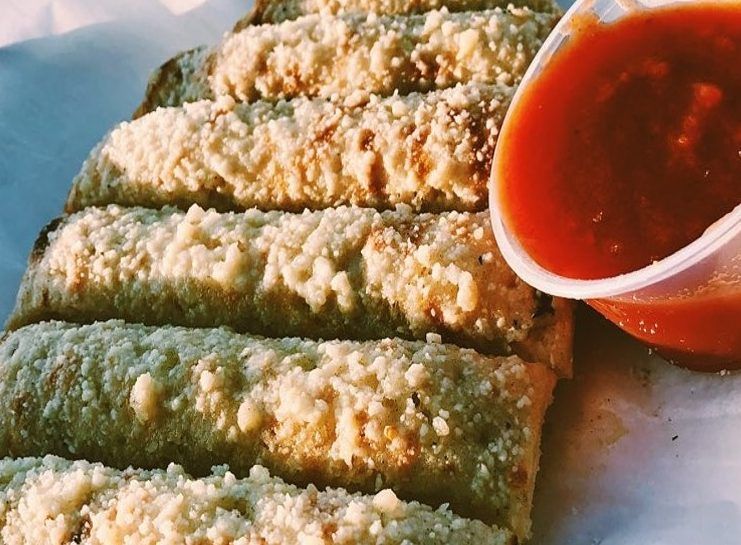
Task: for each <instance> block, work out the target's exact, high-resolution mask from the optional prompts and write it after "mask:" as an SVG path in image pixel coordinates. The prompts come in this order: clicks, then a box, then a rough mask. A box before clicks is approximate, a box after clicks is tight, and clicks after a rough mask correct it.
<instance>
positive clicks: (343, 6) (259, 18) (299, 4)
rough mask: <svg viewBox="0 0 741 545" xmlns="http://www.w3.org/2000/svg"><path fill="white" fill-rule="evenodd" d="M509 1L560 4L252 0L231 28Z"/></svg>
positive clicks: (477, 7) (545, 7)
mask: <svg viewBox="0 0 741 545" xmlns="http://www.w3.org/2000/svg"><path fill="white" fill-rule="evenodd" d="M509 5H514V6H516V7H528V8H530V9H531V10H533V11H543V12H548V13H559V14H560V13H561V8H560V7H559V5H558V3H556V2H555V1H554V0H256V1H255V5H254V7H253V9H252V10H251V11H250V13H249V14H247V16H245V17H243V18H242V19H241V20H240V21H239V22H238V23H237V25H236V27H235V29H234V30H235V31H239V30H242V29H243V28H245V27H246V26H248V25H259V24H266V23H281V22H283V21H288V20H291V19H298V18H299V17H301V16H303V15H309V14H311V13H321V14H325V15H326V14H332V15H346V14H353V13H356V14H357V13H362V14H368V13H377V14H379V15H411V14H415V13H424V12H425V11H432V10H436V9H442V8H446V9H448V11H452V12H456V11H481V10H488V9H494V8H506V7H508V6H509Z"/></svg>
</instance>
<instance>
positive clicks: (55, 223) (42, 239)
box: [29, 217, 65, 263]
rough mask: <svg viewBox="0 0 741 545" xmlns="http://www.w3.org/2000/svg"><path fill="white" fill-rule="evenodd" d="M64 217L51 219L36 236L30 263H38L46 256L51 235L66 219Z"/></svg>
mask: <svg viewBox="0 0 741 545" xmlns="http://www.w3.org/2000/svg"><path fill="white" fill-rule="evenodd" d="M64 219H65V218H64V217H61V218H55V219H53V220H51V221H50V222H49V223H48V224H47V225H46V227H44V228H43V229H42V230H41V232H40V233H39V236H38V237H36V241H35V242H34V243H33V249H32V250H31V258H30V260H29V261H30V263H37V262H38V261H40V260H41V259H42V257H43V256H44V252H45V251H46V249H47V248H48V247H49V235H51V234H52V233H53V232H54V231H56V230H57V228H58V227H59V226H60V225H61V224H62V222H63V221H64Z"/></svg>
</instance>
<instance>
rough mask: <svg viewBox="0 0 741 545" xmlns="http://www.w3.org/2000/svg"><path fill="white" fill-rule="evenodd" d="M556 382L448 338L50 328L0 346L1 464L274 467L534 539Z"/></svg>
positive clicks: (22, 333)
mask: <svg viewBox="0 0 741 545" xmlns="http://www.w3.org/2000/svg"><path fill="white" fill-rule="evenodd" d="M431 340H432V339H431ZM554 383H555V375H554V374H553V373H552V372H551V371H550V370H549V369H547V368H546V367H544V366H542V365H538V364H526V363H524V362H523V361H522V360H521V359H519V358H518V357H516V356H510V357H508V358H494V357H486V356H481V355H479V354H478V353H476V352H474V351H473V350H470V349H461V348H458V347H455V346H452V345H444V344H439V343H435V342H434V340H433V342H431V343H425V342H422V341H402V340H399V339H384V340H381V341H370V342H365V343H360V342H352V341H331V342H315V341H308V340H301V339H297V338H288V339H263V338H256V337H249V336H245V335H239V334H236V333H233V332H231V331H229V330H226V329H186V328H181V327H173V326H166V327H162V328H156V327H147V326H141V325H127V324H125V323H124V322H121V321H111V322H98V323H96V324H93V325H87V326H79V325H73V324H67V323H64V322H45V323H42V324H38V325H30V326H26V327H24V328H21V329H20V330H18V331H16V332H13V333H10V334H9V335H7V336H6V338H5V339H4V341H3V343H2V345H0V455H3V456H5V455H9V456H28V455H34V456H35V455H39V454H44V453H54V454H59V455H63V456H77V457H81V458H86V459H90V460H95V461H100V462H103V463H105V464H106V465H111V466H114V467H126V466H127V465H129V464H132V465H134V466H137V467H157V466H165V465H167V463H168V462H171V461H172V462H175V463H178V464H182V465H183V466H184V467H185V469H186V470H188V471H191V472H194V473H196V474H203V473H204V472H207V471H208V469H209V468H210V467H211V466H212V465H213V464H222V463H224V464H228V465H229V467H230V468H231V470H232V471H233V472H234V473H235V474H236V475H237V476H242V475H246V474H247V473H249V469H250V467H252V466H253V465H254V464H255V463H259V464H262V465H265V466H266V467H267V468H268V469H270V471H271V472H272V473H274V474H275V475H277V476H279V477H282V478H285V479H287V480H289V481H291V482H294V483H298V484H302V485H306V484H308V483H314V484H315V485H317V486H318V487H320V488H322V487H324V486H338V487H343V488H348V489H350V490H353V491H362V492H366V493H371V492H374V491H378V490H379V489H380V488H382V487H388V488H391V489H393V490H394V492H395V493H397V494H399V496H400V497H402V498H405V499H417V500H420V501H422V502H423V503H427V504H430V505H433V506H437V505H440V504H442V503H449V504H450V506H451V508H452V509H453V511H455V512H456V513H458V514H461V515H464V516H469V517H475V518H479V519H482V520H484V521H485V522H488V523H496V524H499V525H503V526H505V527H508V528H512V529H513V530H514V531H515V533H516V534H518V536H520V537H524V536H525V535H527V533H528V530H529V525H530V522H529V512H530V505H531V502H532V493H533V487H534V484H535V474H536V472H537V467H538V455H539V443H540V429H541V427H542V423H543V417H544V414H545V411H546V408H547V406H548V404H549V403H550V399H551V390H552V388H553V386H554ZM16 409H21V410H16Z"/></svg>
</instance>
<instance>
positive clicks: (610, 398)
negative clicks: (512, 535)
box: [0, 0, 741, 545]
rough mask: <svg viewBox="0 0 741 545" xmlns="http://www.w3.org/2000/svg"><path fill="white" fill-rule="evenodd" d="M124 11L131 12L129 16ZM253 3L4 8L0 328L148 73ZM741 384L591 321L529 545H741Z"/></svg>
mask: <svg viewBox="0 0 741 545" xmlns="http://www.w3.org/2000/svg"><path fill="white" fill-rule="evenodd" d="M124 4H125V6H126V8H125V9H124V8H123V7H122V6H123V5H124ZM245 11H246V6H245V3H244V1H243V0H211V1H206V0H129V1H128V2H126V3H122V2H120V1H118V0H107V1H101V0H64V1H61V0H58V1H52V0H33V1H28V0H23V1H21V0H6V1H5V2H4V3H3V17H2V18H0V45H2V48H0V188H1V189H2V193H1V195H2V198H0V217H2V221H0V286H2V288H1V289H0V315H2V317H3V319H5V317H6V316H7V315H8V313H9V312H10V309H11V308H12V304H13V300H14V297H15V293H16V289H17V287H18V283H19V281H20V276H21V274H22V272H23V270H24V268H25V261H26V257H27V253H28V251H29V248H31V246H32V244H33V241H34V239H35V237H36V234H37V233H38V232H39V230H40V229H41V228H42V227H43V224H44V223H45V222H46V221H47V219H48V218H51V217H54V216H56V215H58V213H59V212H60V210H61V208H62V205H63V202H64V199H65V196H66V193H67V189H68V187H69V183H70V180H71V179H72V177H73V176H74V174H76V172H77V170H78V168H79V165H80V164H81V163H82V161H83V159H84V158H85V157H86V155H87V153H88V151H89V149H90V148H91V147H92V146H93V145H94V144H95V143H96V142H97V141H98V140H99V139H100V137H101V136H102V135H103V134H104V132H105V131H106V130H107V129H108V128H109V127H110V126H112V125H113V124H114V123H115V122H118V121H120V120H122V119H126V118H128V117H129V116H130V114H131V112H132V111H133V110H134V108H135V107H136V105H137V103H138V101H139V100H140V98H141V93H142V89H144V86H145V82H146V78H147V75H148V73H149V71H150V70H151V69H152V67H154V66H156V65H158V64H159V63H160V62H161V61H162V60H163V59H166V58H168V57H169V56H171V55H173V54H174V53H176V52H177V51H179V50H182V49H185V48H187V47H189V46H191V45H192V44H193V43H195V42H213V41H216V40H217V39H218V38H219V37H220V35H221V33H222V32H223V30H224V29H227V28H229V26H230V24H231V23H232V22H233V21H234V20H236V19H237V18H239V17H240V16H241V15H242V14H243V13H244V12H245ZM740 428H741V375H733V374H724V375H719V374H714V375H701V374H697V373H690V372H688V371H684V370H682V369H678V368H675V367H672V366H670V365H669V364H667V363H665V362H664V361H662V360H661V359H660V358H658V357H656V356H653V355H651V354H650V353H649V351H648V350H647V349H646V348H644V347H642V346H641V345H639V344H638V343H636V342H634V341H632V340H631V339H629V338H628V337H627V336H625V335H624V334H622V333H620V332H619V331H618V330H617V329H616V328H614V327H612V326H611V325H609V324H608V323H607V322H605V321H604V320H602V319H601V318H599V317H598V316H597V315H596V314H595V313H593V312H591V311H589V310H588V309H587V308H586V307H582V308H580V310H579V312H578V319H577V332H576V353H575V377H574V379H573V380H571V381H562V382H561V383H560V385H559V386H558V389H557V391H556V396H555V402H554V404H553V406H552V407H551V409H550V410H549V414H548V417H547V419H546V426H545V435H544V443H543V456H542V459H541V470H540V473H539V476H538V483H537V489H536V496H535V511H534V537H533V540H532V543H533V544H536V545H556V544H559V545H560V544H564V543H569V544H572V545H581V544H585V545H592V544H602V545H608V544H610V545H616V544H625V545H628V544H630V545H633V544H638V543H641V544H664V543H666V544H671V545H684V544H687V545H690V544H692V545H695V544H704V543H708V544H710V543H712V544H714V545H731V544H737V543H738V542H739V541H738V540H739V536H741V458H740V457H739V452H741V435H740V434H739V433H738V430H739V429H740Z"/></svg>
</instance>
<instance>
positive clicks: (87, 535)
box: [0, 456, 515, 545]
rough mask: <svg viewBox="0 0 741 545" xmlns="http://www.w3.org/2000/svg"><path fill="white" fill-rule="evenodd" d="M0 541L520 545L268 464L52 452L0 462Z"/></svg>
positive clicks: (391, 499) (447, 517) (421, 508)
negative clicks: (130, 464) (152, 466)
mask: <svg viewBox="0 0 741 545" xmlns="http://www.w3.org/2000/svg"><path fill="white" fill-rule="evenodd" d="M0 541H1V542H2V543H7V544H9V545H10V544H18V545H21V544H31V543H33V544H42V543H43V544H46V545H66V544H71V543H80V544H84V545H99V544H106V545H114V544H123V543H141V544H154V543H162V544H165V543H172V544H175V543H183V544H185V543H191V544H196V543H202V544H207V543H208V544H227V543H229V544H233V545H288V544H300V545H329V544H332V545H377V544H380V543H383V544H388V545H407V544H409V543H425V544H430V545H444V544H451V545H480V544H486V545H514V543H515V539H514V538H513V536H512V534H511V533H510V532H509V531H507V530H502V529H498V528H491V527H488V526H486V525H485V524H483V523H482V522H479V521H474V520H468V519H464V518H461V517H458V516H456V515H454V514H453V513H451V512H450V511H449V510H448V509H445V508H440V509H437V510H433V509H431V508H430V507H428V506H426V505H422V504H420V503H418V502H408V503H407V502H403V501H400V500H399V499H397V498H396V496H395V495H394V494H393V492H391V491H390V490H382V491H380V492H379V493H377V494H375V495H367V496H364V495H360V494H349V493H347V492H346V491H344V490H342V489H331V488H328V489H326V490H318V489H317V488H316V487H314V486H308V487H306V488H297V487H296V486H292V485H289V484H286V483H285V482H283V481H282V480H281V479H278V478H276V477H271V476H270V473H269V472H268V471H267V470H266V469H265V468H263V467H260V466H256V467H254V468H253V469H252V470H251V471H250V473H249V476H247V477H245V478H243V479H237V478H236V477H235V476H234V474H232V473H231V472H230V471H229V470H228V468H226V467H223V466H222V467H214V469H213V472H212V473H210V474H209V475H207V476H204V477H202V478H194V477H192V476H190V475H189V474H187V473H186V472H185V471H183V469H182V468H181V467H179V466H177V465H174V464H171V465H169V466H168V467H167V469H157V470H152V471H146V470H140V469H132V468H129V469H126V470H124V471H120V470H117V469H113V468H110V467H106V466H104V465H101V464H98V463H89V462H86V461H81V460H78V461H68V460H65V459H62V458H57V457H55V456H46V457H44V458H21V459H7V458H6V459H4V460H0Z"/></svg>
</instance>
